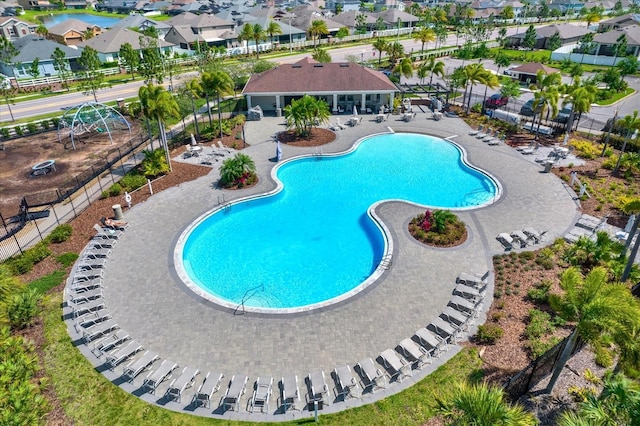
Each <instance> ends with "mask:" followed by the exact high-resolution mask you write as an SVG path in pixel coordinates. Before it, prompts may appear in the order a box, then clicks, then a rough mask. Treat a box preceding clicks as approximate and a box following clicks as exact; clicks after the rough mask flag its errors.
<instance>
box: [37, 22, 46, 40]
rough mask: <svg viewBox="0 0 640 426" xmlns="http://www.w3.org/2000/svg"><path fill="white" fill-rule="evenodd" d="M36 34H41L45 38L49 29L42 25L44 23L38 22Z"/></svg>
mask: <svg viewBox="0 0 640 426" xmlns="http://www.w3.org/2000/svg"><path fill="white" fill-rule="evenodd" d="M36 34H38V35H39V36H42V38H46V37H47V36H48V35H49V30H48V29H47V27H45V26H44V24H40V25H38V28H36Z"/></svg>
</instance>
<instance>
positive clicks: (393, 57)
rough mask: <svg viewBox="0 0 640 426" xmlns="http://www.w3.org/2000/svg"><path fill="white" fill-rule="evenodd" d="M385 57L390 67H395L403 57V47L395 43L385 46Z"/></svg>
mask: <svg viewBox="0 0 640 426" xmlns="http://www.w3.org/2000/svg"><path fill="white" fill-rule="evenodd" d="M387 55H389V62H390V63H391V66H395V64H396V61H397V60H398V59H400V58H401V57H402V56H404V46H403V45H402V44H400V43H398V42H397V41H395V42H393V43H389V44H388V45H387Z"/></svg>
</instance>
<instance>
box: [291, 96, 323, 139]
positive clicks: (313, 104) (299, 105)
mask: <svg viewBox="0 0 640 426" xmlns="http://www.w3.org/2000/svg"><path fill="white" fill-rule="evenodd" d="M284 116H285V119H286V120H287V127H295V129H296V133H297V134H298V135H300V136H303V137H306V136H309V135H310V134H311V131H312V130H313V127H314V126H315V125H316V123H323V124H324V123H327V122H328V121H329V117H330V116H331V111H329V105H327V103H326V102H325V101H324V100H322V99H317V98H315V97H313V96H309V95H304V96H303V97H302V98H300V99H296V100H293V101H292V102H291V104H289V105H287V106H286V107H285V108H284Z"/></svg>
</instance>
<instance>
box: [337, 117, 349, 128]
mask: <svg viewBox="0 0 640 426" xmlns="http://www.w3.org/2000/svg"><path fill="white" fill-rule="evenodd" d="M336 125H337V126H338V127H340V128H341V129H342V130H344V129H346V128H347V126H345V125H344V124H342V123H341V122H340V118H336Z"/></svg>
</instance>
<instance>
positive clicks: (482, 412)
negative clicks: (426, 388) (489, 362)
mask: <svg viewBox="0 0 640 426" xmlns="http://www.w3.org/2000/svg"><path fill="white" fill-rule="evenodd" d="M434 410H435V412H436V413H438V414H440V415H441V416H443V417H444V418H445V421H446V422H447V424H450V425H492V426H529V425H531V426H533V425H535V424H537V423H538V422H537V419H536V418H535V416H534V415H533V414H531V413H528V412H527V411H525V410H524V408H522V407H521V406H520V405H511V404H509V402H507V401H506V400H505V398H504V392H503V391H502V389H500V388H498V387H494V386H490V385H488V384H486V383H480V384H475V385H470V384H468V383H466V382H462V383H458V384H456V385H455V386H454V388H453V391H452V392H451V393H450V394H447V396H445V397H436V401H435V406H434Z"/></svg>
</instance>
